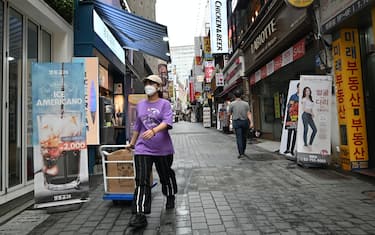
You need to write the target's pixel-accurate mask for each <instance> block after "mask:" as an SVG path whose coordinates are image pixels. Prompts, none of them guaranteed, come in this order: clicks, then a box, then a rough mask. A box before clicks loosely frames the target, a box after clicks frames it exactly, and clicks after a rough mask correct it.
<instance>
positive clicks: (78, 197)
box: [32, 63, 89, 208]
mask: <svg viewBox="0 0 375 235" xmlns="http://www.w3.org/2000/svg"><path fill="white" fill-rule="evenodd" d="M32 94H33V99H32V100H33V128H34V133H33V145H34V169H35V173H34V174H35V176H34V192H35V207H36V208H41V207H49V206H59V205H65V204H72V203H80V202H84V201H86V200H87V199H88V191H89V181H88V166H87V147H86V121H85V120H86V115H85V68H84V64H83V63H34V64H33V65H32Z"/></svg>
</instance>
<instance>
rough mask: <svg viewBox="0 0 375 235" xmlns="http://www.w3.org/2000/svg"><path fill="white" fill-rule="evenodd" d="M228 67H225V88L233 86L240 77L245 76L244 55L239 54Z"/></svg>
mask: <svg viewBox="0 0 375 235" xmlns="http://www.w3.org/2000/svg"><path fill="white" fill-rule="evenodd" d="M232 61H233V62H232V63H231V64H228V67H227V68H224V81H225V82H224V83H225V85H224V90H225V89H227V88H228V87H230V86H232V85H233V84H235V83H236V82H237V80H238V79H240V78H241V77H243V76H245V63H244V61H245V59H244V57H243V56H242V55H240V56H238V57H237V58H235V59H234V60H232Z"/></svg>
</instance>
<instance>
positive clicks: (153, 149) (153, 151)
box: [134, 99, 174, 156]
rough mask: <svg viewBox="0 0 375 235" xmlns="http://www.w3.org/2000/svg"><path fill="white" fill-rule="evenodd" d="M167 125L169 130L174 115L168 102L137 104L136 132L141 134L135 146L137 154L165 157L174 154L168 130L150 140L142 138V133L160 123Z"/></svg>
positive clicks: (141, 102)
mask: <svg viewBox="0 0 375 235" xmlns="http://www.w3.org/2000/svg"><path fill="white" fill-rule="evenodd" d="M162 122H164V123H166V124H167V125H168V129H171V128H172V125H173V113H172V108H171V104H170V103H169V101H168V100H165V99H159V100H157V101H156V102H149V101H148V100H142V101H140V102H139V103H138V104H137V116H136V122H135V124H134V130H135V131H137V132H138V133H139V137H138V140H137V142H136V144H135V154H144V155H154V156H165V155H170V154H174V149H173V144H172V139H171V136H170V135H169V132H168V129H166V130H162V131H160V132H158V133H156V135H155V136H153V137H152V138H151V139H149V140H145V139H143V138H142V136H141V135H142V133H143V132H145V131H146V130H150V129H152V128H154V127H156V126H158V125H159V124H160V123H162Z"/></svg>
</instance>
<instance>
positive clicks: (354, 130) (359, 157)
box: [333, 28, 368, 170]
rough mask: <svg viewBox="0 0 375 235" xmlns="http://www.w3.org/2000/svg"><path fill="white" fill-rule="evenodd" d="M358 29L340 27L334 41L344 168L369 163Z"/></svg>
mask: <svg viewBox="0 0 375 235" xmlns="http://www.w3.org/2000/svg"><path fill="white" fill-rule="evenodd" d="M360 58H361V56H360V47H359V37H358V30H357V29H351V28H348V29H342V30H340V37H339V39H337V40H335V41H334V42H333V62H334V66H333V67H334V73H335V81H336V99H337V113H338V120H339V129H340V141H341V143H340V149H341V151H340V158H341V165H342V168H343V169H344V170H353V169H361V168H367V167H368V148H367V132H366V116H365V109H364V94H363V88H362V71H361V70H362V68H361V59H360Z"/></svg>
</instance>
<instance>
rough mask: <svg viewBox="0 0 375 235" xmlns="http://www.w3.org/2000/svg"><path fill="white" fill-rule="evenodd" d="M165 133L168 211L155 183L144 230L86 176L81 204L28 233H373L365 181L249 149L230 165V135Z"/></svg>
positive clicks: (194, 129) (184, 126)
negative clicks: (170, 177)
mask: <svg viewBox="0 0 375 235" xmlns="http://www.w3.org/2000/svg"><path fill="white" fill-rule="evenodd" d="M171 134H172V138H173V142H174V146H175V150H176V154H175V160H174V164H173V168H174V169H175V171H176V175H177V182H178V186H179V192H178V195H177V198H176V209H175V210H170V211H166V210H165V202H166V199H165V198H164V197H163V196H162V194H161V187H160V184H158V185H157V186H156V187H154V188H153V189H152V194H153V199H152V213H151V214H150V215H148V216H147V219H148V222H149V223H148V226H147V227H146V228H145V229H140V230H133V229H132V228H130V227H128V226H127V224H128V221H129V218H130V216H131V209H130V205H129V203H127V202H123V203H119V204H118V205H114V204H113V203H112V202H111V201H105V200H103V199H102V196H103V193H104V187H103V179H102V178H101V177H100V176H92V177H91V178H90V181H91V187H90V201H89V202H87V203H84V204H83V205H82V206H81V208H80V209H78V210H73V211H66V212H60V213H54V214H51V215H50V216H49V218H48V219H47V220H45V221H44V222H43V223H41V224H40V225H38V226H36V227H35V228H34V229H33V230H32V231H31V232H30V233H29V234H38V235H39V234H48V235H50V234H64V235H68V234H145V235H146V234H147V235H148V234H150V235H151V234H155V235H156V234H161V235H164V234H197V235H198V234H215V235H220V234H234V235H240V234H249V235H253V234H254V235H255V234H288V235H289V234H290V235H292V234H301V235H303V234H337V235H339V234H340V235H341V234H375V198H374V197H370V196H369V195H373V194H372V193H371V192H374V191H375V184H374V181H373V179H367V178H366V179H364V178H361V177H357V176H355V175H353V174H350V173H343V172H340V171H335V170H332V169H329V168H326V169H309V168H302V167H299V166H297V165H295V164H294V163H293V162H291V161H289V160H286V159H284V158H283V157H282V156H280V155H278V154H276V153H272V152H270V151H269V150H267V149H262V148H260V147H258V146H257V144H249V146H248V147H247V152H246V154H247V155H248V156H249V157H248V158H245V159H237V148H236V143H235V139H234V135H226V134H223V133H221V132H219V131H217V130H215V129H213V128H203V127H202V124H201V123H189V122H178V123H175V124H174V128H173V130H172V131H171ZM154 176H155V177H156V178H157V174H156V173H154ZM366 192H367V193H366Z"/></svg>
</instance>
